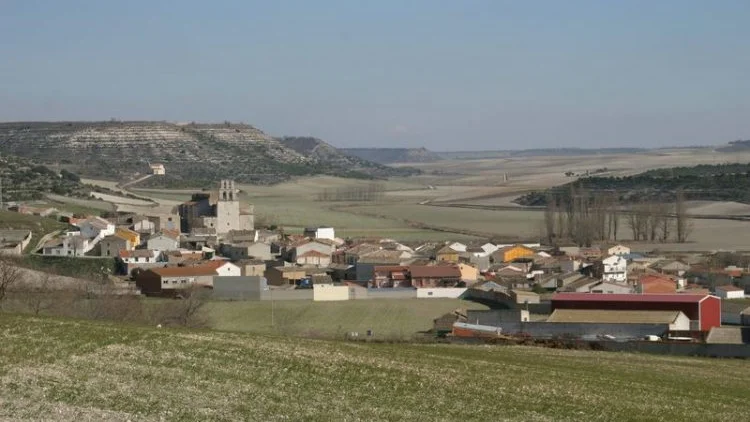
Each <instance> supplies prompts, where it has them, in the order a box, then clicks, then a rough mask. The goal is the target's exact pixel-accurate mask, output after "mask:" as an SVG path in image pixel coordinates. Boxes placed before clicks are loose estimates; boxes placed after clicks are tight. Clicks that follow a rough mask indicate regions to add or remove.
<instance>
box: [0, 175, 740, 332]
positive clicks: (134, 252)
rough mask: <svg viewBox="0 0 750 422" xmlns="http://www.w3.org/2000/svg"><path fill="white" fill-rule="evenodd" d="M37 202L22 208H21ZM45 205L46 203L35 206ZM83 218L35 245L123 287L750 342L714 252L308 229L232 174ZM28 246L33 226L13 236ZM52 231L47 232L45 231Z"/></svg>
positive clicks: (493, 323) (460, 325) (474, 326)
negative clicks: (269, 220) (149, 205)
mask: <svg viewBox="0 0 750 422" xmlns="http://www.w3.org/2000/svg"><path fill="white" fill-rule="evenodd" d="M11 210H13V211H17V212H29V211H28V210H27V209H25V208H24V207H22V206H16V207H15V208H11ZM36 212H39V211H36ZM63 218H65V221H66V222H67V223H68V224H69V225H70V228H69V229H68V230H66V231H63V232H61V233H57V234H56V236H53V237H51V238H49V239H43V240H44V241H43V242H41V243H40V244H39V249H38V250H36V251H35V253H36V254H40V255H43V256H52V257H74V258H78V259H91V258H111V259H113V260H114V261H115V262H116V268H117V270H116V271H115V273H114V274H107V276H109V277H110V279H112V280H116V282H117V283H118V285H119V286H120V287H121V288H122V291H124V292H127V293H128V294H136V295H145V296H149V297H169V298H181V297H183V296H184V295H185V293H186V292H187V290H188V289H194V288H205V289H209V290H210V292H211V296H212V298H213V299H214V300H243V301H269V300H272V301H292V300H307V301H316V302H325V301H348V300H368V299H393V300H397V299H414V298H416V299H424V300H433V299H440V298H456V299H464V300H471V301H476V302H480V303H483V304H486V305H487V306H488V307H489V308H490V309H489V310H468V311H467V310H462V309H457V310H456V311H454V312H451V313H449V314H446V315H436V316H435V320H434V329H433V334H434V335H435V336H438V337H447V338H453V339H460V338H464V339H465V338H473V339H477V338H485V339H486V338H519V337H525V338H526V337H531V338H535V339H554V338H568V339H571V338H574V339H580V340H589V341H593V340H613V341H620V342H623V341H678V342H690V343H706V344H712V343H715V344H744V343H747V341H748V340H747V334H746V333H745V330H744V329H743V328H742V325H750V308H745V307H744V306H743V303H744V302H742V301H734V302H732V301H733V300H735V299H744V298H745V287H744V286H743V285H741V283H740V282H739V281H741V280H742V277H743V275H744V274H745V272H746V271H745V269H743V268H739V267H736V266H727V267H723V268H718V269H717V268H716V266H715V265H711V263H713V261H715V260H712V257H711V254H697V253H696V254H682V255H680V256H679V257H676V256H674V255H660V254H654V253H636V252H633V251H631V248H630V247H628V245H626V244H611V245H595V246H591V247H577V246H549V245H542V244H540V243H525V244H493V243H490V242H485V243H482V244H464V243H460V242H450V241H447V242H429V243H423V244H413V242H412V243H409V242H404V243H401V242H399V241H397V240H394V239H384V238H370V239H342V238H339V237H337V236H336V232H335V228H334V227H308V228H305V229H304V231H303V232H302V233H287V232H284V230H283V229H279V228H274V230H271V228H268V227H266V228H256V227H255V222H254V215H253V207H252V206H248V205H241V203H240V201H239V198H238V189H237V188H236V186H235V182H234V181H232V180H222V181H220V182H219V184H218V186H217V188H216V189H215V190H214V191H212V192H199V193H195V194H194V195H192V198H191V200H190V201H187V202H185V203H182V204H180V205H179V206H177V207H175V209H174V212H173V213H172V214H160V215H137V214H134V213H117V214H115V215H111V216H104V217H103V216H85V217H83V218H75V217H71V216H67V217H63ZM0 238H2V243H3V249H2V250H3V253H4V254H20V253H21V251H23V250H24V249H25V248H26V247H27V246H28V244H29V243H30V242H31V241H32V239H31V233H30V232H28V231H19V230H15V231H14V230H5V231H3V233H2V234H0ZM36 241H39V240H36Z"/></svg>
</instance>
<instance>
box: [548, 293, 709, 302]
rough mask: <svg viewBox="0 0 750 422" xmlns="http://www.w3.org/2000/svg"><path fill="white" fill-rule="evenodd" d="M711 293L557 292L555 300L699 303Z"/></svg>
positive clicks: (553, 297)
mask: <svg viewBox="0 0 750 422" xmlns="http://www.w3.org/2000/svg"><path fill="white" fill-rule="evenodd" d="M707 297H709V295H691V294H653V295H640V294H599V293H557V294H555V295H554V296H552V301H553V302H654V303H667V302H669V303H698V302H701V301H702V300H703V299H705V298H707Z"/></svg>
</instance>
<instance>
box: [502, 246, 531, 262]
mask: <svg viewBox="0 0 750 422" xmlns="http://www.w3.org/2000/svg"><path fill="white" fill-rule="evenodd" d="M535 253H536V251H534V250H533V249H531V248H527V247H526V246H523V245H513V246H506V247H504V248H502V249H498V250H497V252H495V253H493V254H492V255H493V257H494V258H495V262H497V261H501V262H511V261H513V260H515V259H518V258H528V257H532V256H534V254H535Z"/></svg>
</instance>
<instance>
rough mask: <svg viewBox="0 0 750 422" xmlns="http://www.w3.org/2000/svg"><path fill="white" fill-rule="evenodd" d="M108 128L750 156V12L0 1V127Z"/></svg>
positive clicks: (673, 4)
mask: <svg viewBox="0 0 750 422" xmlns="http://www.w3.org/2000/svg"><path fill="white" fill-rule="evenodd" d="M365 3H366V4H365ZM111 117H116V118H119V119H150V120H175V121H191V120H196V121H223V120H232V121H244V122H247V123H250V124H253V125H255V126H258V127H259V128H261V129H263V130H265V131H266V132H269V133H270V134H273V135H313V136H317V137H320V138H323V139H325V140H327V141H329V142H331V143H332V144H334V145H336V146H426V147H428V148H431V149H435V150H445V149H506V148H513V149H515V148H536V147H563V146H579V147H612V146H669V145H695V144H711V143H722V142H726V141H731V140H735V139H750V0H719V1H708V0H696V1H690V0H673V1H667V0H659V1H653V0H648V1H636V0H622V1H609V0H593V1H571V0H564V1H563V0H550V1H533V0H530V1H525V0H517V1H507V2H506V1H499V0H489V1H467V0H461V1H457V0H450V1H447V0H446V1H437V0H430V1H409V0H377V1H368V2H360V1H352V0H342V1H284V0H279V1H248V0H244V1H242V0H239V1H215V2H207V1H197V0H196V1H193V0H189V1H188V0H182V1H156V0H149V1H133V0H129V1H106V0H90V1H73V0H66V1H57V0H49V1H34V0H0V121H9V120H67V119H75V120H101V119H109V118H111Z"/></svg>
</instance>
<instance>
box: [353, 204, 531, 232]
mask: <svg viewBox="0 0 750 422" xmlns="http://www.w3.org/2000/svg"><path fill="white" fill-rule="evenodd" d="M351 209H352V211H353V212H361V213H366V214H376V215H379V216H384V217H386V218H394V219H405V220H411V221H419V222H423V223H425V224H429V225H431V226H437V227H446V228H453V229H456V230H471V231H474V232H480V233H487V235H488V236H492V235H501V236H514V237H519V238H538V237H539V234H540V229H541V228H542V222H543V213H541V212H538V211H526V210H518V211H515V210H510V211H491V210H478V209H465V208H452V207H437V206H428V205H417V204H403V205H399V204H390V205H388V206H378V205H364V206H356V207H352V208H351Z"/></svg>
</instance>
